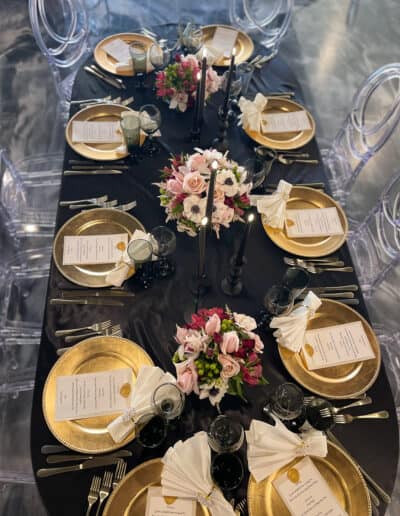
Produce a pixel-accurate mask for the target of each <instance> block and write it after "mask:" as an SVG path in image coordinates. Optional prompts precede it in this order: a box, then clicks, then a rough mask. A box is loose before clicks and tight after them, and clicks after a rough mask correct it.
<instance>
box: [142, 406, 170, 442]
mask: <svg viewBox="0 0 400 516" xmlns="http://www.w3.org/2000/svg"><path fill="white" fill-rule="evenodd" d="M136 436H137V440H138V443H139V444H140V445H141V446H143V448H157V446H160V445H161V444H162V443H163V442H164V440H165V438H166V437H167V421H166V419H165V418H163V417H162V416H160V415H159V414H157V415H153V414H144V415H143V416H142V417H141V418H140V419H139V420H138V421H137V423H136Z"/></svg>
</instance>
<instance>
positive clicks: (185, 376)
mask: <svg viewBox="0 0 400 516" xmlns="http://www.w3.org/2000/svg"><path fill="white" fill-rule="evenodd" d="M175 369H176V378H177V382H176V385H177V386H178V387H179V389H180V390H181V391H182V392H183V393H184V394H190V393H191V392H192V391H194V392H195V393H196V394H199V385H198V376H197V371H196V367H195V365H194V362H193V360H190V359H189V360H185V362H180V363H178V364H175Z"/></svg>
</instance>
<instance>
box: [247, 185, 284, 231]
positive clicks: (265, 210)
mask: <svg viewBox="0 0 400 516" xmlns="http://www.w3.org/2000/svg"><path fill="white" fill-rule="evenodd" d="M292 187H293V186H292V185H291V184H290V183H288V182H287V181H285V180H284V179H281V180H280V181H279V183H278V187H277V189H276V190H275V193H273V194H271V195H263V196H261V195H258V196H254V198H255V200H256V205H257V211H258V213H261V214H262V215H264V220H265V223H266V224H267V225H268V226H270V227H271V228H279V229H283V227H284V225H285V218H286V204H287V202H288V200H289V197H290V192H291V190H292ZM250 201H251V202H252V196H250Z"/></svg>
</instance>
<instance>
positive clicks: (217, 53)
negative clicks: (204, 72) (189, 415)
mask: <svg viewBox="0 0 400 516" xmlns="http://www.w3.org/2000/svg"><path fill="white" fill-rule="evenodd" d="M223 55H224V53H223V52H221V50H219V49H218V48H215V47H212V46H211V45H207V46H206V55H205V57H206V59H207V66H212V65H213V64H214V63H216V62H217V61H219V60H220V59H221V57H223ZM196 57H197V59H198V60H199V61H200V63H201V60H202V59H203V49H202V48H201V49H200V50H199V51H198V52H197V54H196Z"/></svg>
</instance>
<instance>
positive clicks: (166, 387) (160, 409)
mask: <svg viewBox="0 0 400 516" xmlns="http://www.w3.org/2000/svg"><path fill="white" fill-rule="evenodd" d="M152 402H153V406H154V408H155V409H156V411H157V413H158V414H159V415H161V416H162V417H164V418H165V419H166V420H167V421H171V420H172V419H176V418H177V417H179V416H180V415H181V414H182V412H183V409H184V406H185V395H184V394H183V393H182V392H181V391H180V390H179V389H178V387H177V386H176V385H175V384H174V383H163V384H161V385H159V386H158V387H157V389H156V390H155V391H154V393H153V398H152Z"/></svg>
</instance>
